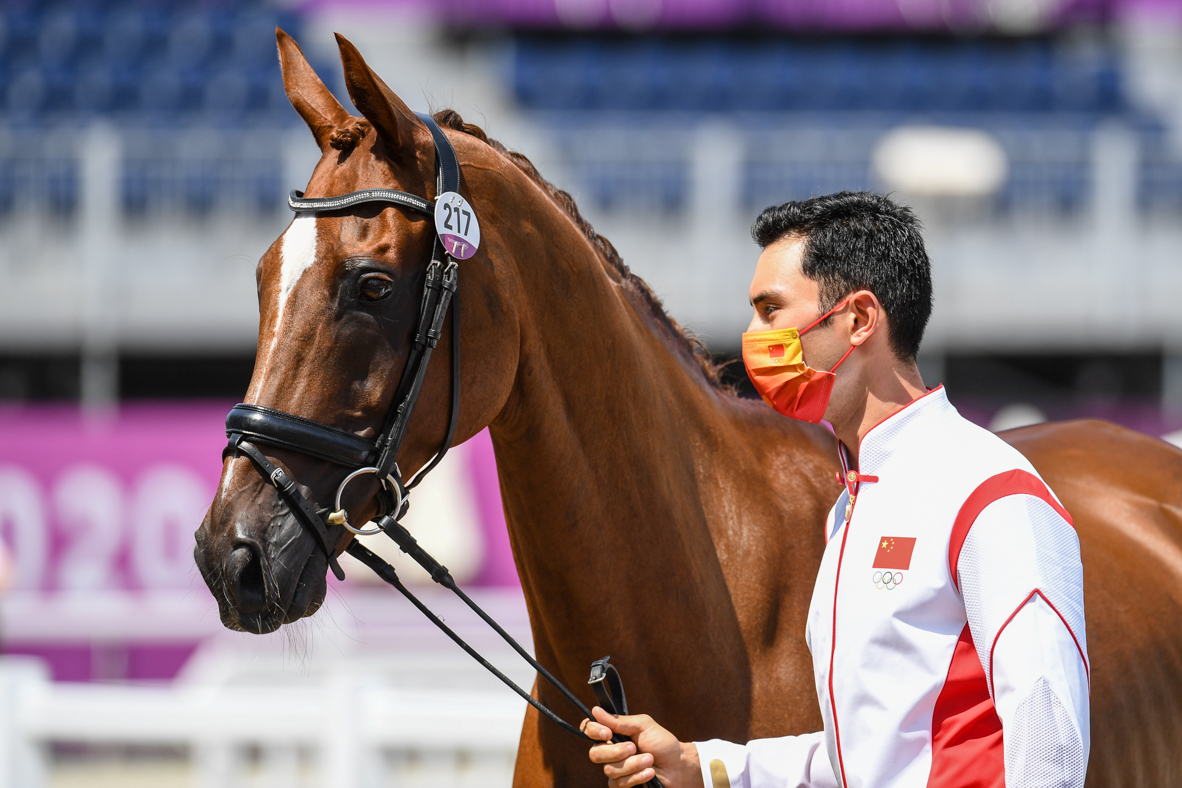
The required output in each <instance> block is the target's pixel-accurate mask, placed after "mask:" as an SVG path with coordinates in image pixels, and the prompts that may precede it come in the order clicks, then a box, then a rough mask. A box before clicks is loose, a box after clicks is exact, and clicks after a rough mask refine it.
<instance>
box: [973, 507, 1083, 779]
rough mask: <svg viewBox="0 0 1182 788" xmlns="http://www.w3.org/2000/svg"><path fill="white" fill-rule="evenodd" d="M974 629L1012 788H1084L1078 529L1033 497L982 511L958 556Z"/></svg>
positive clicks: (1081, 601)
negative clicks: (1076, 530)
mask: <svg viewBox="0 0 1182 788" xmlns="http://www.w3.org/2000/svg"><path fill="white" fill-rule="evenodd" d="M959 558H960V560H959V564H958V568H957V575H958V579H959V585H960V590H961V593H962V594H963V596H964V603H965V612H966V614H967V618H968V624H969V629H970V631H971V633H972V636H973V643H974V645H975V646H976V649H977V655H978V657H979V658H980V660H981V667H982V668H983V669H984V671H985V677H986V681H987V682H988V685H989V692H990V695H991V696H992V698H993V704H994V706H995V708H996V709H997V715H998V717H999V718H1000V719H1001V724H1002V739H1003V743H1004V748H1005V772H1006V786H1007V788H1027V787H1028V786H1054V788H1082V786H1083V784H1084V775H1085V772H1086V769H1087V762H1088V750H1089V748H1090V745H1091V739H1090V733H1091V732H1090V727H1089V693H1090V687H1089V681H1090V679H1089V666H1088V656H1087V640H1086V632H1085V627H1084V604H1083V566H1082V564H1081V563H1080V555H1079V539H1078V538H1077V536H1076V534H1075V529H1074V528H1073V527H1072V525H1071V524H1070V523H1069V522H1068V521H1067V520H1066V519H1064V517H1063V516H1062V515H1061V514H1060V513H1059V511H1057V509H1056V508H1055V507H1054V506H1052V505H1051V503H1049V502H1048V501H1046V500H1043V499H1041V498H1040V497H1037V496H1034V495H1026V494H1019V495H1009V496H1006V497H1003V498H999V499H997V500H996V501H994V502H993V503H990V504H989V505H988V506H986V507H985V508H984V509H983V510H982V511H981V513H980V514H979V515H978V516H977V518H976V521H975V522H974V523H973V524H972V526H971V529H970V530H969V533H968V535H967V537H966V538H965V540H964V544H963V546H962V548H961V551H960V557H959Z"/></svg>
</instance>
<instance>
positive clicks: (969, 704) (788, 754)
mask: <svg viewBox="0 0 1182 788" xmlns="http://www.w3.org/2000/svg"><path fill="white" fill-rule="evenodd" d="M843 455H844V452H843ZM859 457H860V461H861V467H860V468H858V469H857V470H856V471H854V472H853V474H852V475H851V473H850V469H849V468H848V467H847V468H846V481H847V485H846V487H847V488H846V490H845V491H844V492H842V494H841V497H840V498H838V500H837V504H836V506H835V507H834V508H833V511H831V512H830V514H829V520H828V523H827V527H826V535H827V544H826V547H825V554H824V556H823V558H822V559H821V567H820V571H819V572H818V574H817V582H816V586H815V587H814V589H813V598H812V604H811V606H810V609H809V618H808V626H807V630H806V634H805V637H806V639H807V641H808V645H809V649H810V651H811V652H812V655H813V672H814V675H815V677H816V682H817V698H818V699H819V701H820V704H821V715H822V717H823V718H824V720H825V730H824V731H822V732H819V733H815V734H806V735H803V736H788V737H784V738H778V739H760V740H756V741H752V742H748V743H747V744H745V745H744V744H733V743H731V742H725V741H720V740H717V739H716V740H712V741H707V742H699V743H698V745H697V747H698V754H699V757H700V759H701V762H702V774H703V779H704V781H705V784H706V786H707V788H728V786H733V787H734V788H740V787H742V788H771V787H772V786H775V787H776V788H795V787H796V786H801V787H804V786H815V787H816V788H829V787H830V786H841V785H844V786H846V788H916V787H917V786H925V785H926V786H936V787H938V788H969V787H970V786H971V787H973V788H1002V786H1006V788H1028V787H1029V788H1033V786H1040V788H1041V787H1042V786H1056V787H1058V786H1063V787H1064V788H1066V787H1067V786H1071V787H1072V788H1078V787H1080V786H1082V785H1083V782H1084V772H1085V769H1086V767H1087V762H1088V748H1089V745H1090V739H1089V720H1088V694H1089V675H1088V672H1089V666H1088V656H1087V643H1086V640H1085V633H1084V606H1083V567H1082V565H1081V564H1080V558H1079V540H1078V539H1077V537H1076V534H1075V530H1074V528H1073V527H1072V525H1071V519H1070V516H1069V515H1068V514H1067V512H1066V511H1065V510H1064V509H1063V507H1062V506H1061V505H1060V503H1059V501H1058V499H1057V498H1055V496H1054V494H1053V493H1052V492H1051V491H1050V490H1049V489H1048V488H1047V486H1046V484H1045V483H1043V481H1042V480H1041V479H1040V478H1039V477H1038V474H1037V473H1035V471H1034V468H1033V467H1032V466H1031V465H1030V463H1029V462H1027V460H1026V458H1025V457H1023V456H1022V455H1021V454H1020V453H1018V451H1016V450H1015V449H1013V448H1012V447H1010V446H1009V445H1008V444H1006V443H1005V442H1004V441H1002V440H1001V439H999V438H998V437H997V436H995V435H993V434H992V433H990V432H988V431H986V430H984V429H981V428H980V427H977V426H975V425H973V424H972V423H970V422H968V421H966V420H965V419H964V418H962V417H961V416H960V414H959V413H957V412H956V409H955V408H953V407H952V405H951V404H949V402H948V398H947V396H946V395H945V392H944V390H943V388H938V389H935V390H933V391H932V392H930V393H929V394H927V395H926V396H924V397H921V398H920V399H918V400H916V401H915V402H913V403H911V404H910V405H908V406H907V407H905V408H903V409H902V410H901V411H899V412H897V413H895V414H894V415H892V416H891V417H890V418H888V419H886V420H885V421H883V422H882V423H880V424H878V425H877V426H875V427H874V428H873V429H872V430H870V432H869V433H867V434H866V436H865V437H864V438H863V439H862V442H861V447H860V449H859ZM844 459H845V458H844V456H843V460H844Z"/></svg>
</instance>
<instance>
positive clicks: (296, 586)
mask: <svg viewBox="0 0 1182 788" xmlns="http://www.w3.org/2000/svg"><path fill="white" fill-rule="evenodd" d="M251 476H252V477H253V478H251V479H250V481H249V482H248V483H247V485H246V486H245V488H243V487H239V492H238V494H237V495H232V496H229V500H227V497H225V496H219V500H218V501H216V502H215V504H214V506H212V507H211V508H210V510H209V513H208V514H207V515H206V518H205V521H204V522H203V523H202V524H201V527H200V528H199V529H198V531H197V534H196V542H197V544H196V547H195V549H194V553H193V555H194V559H195V560H196V563H197V567H198V569H199V570H200V571H201V576H202V578H203V579H204V580H205V583H206V585H207V586H209V590H210V591H211V592H212V593H213V596H214V598H215V599H216V600H217V603H218V612H219V614H220V616H221V620H222V623H223V624H224V625H225V626H226V627H228V628H230V629H236V630H244V631H247V632H254V633H257V634H261V633H266V632H273V631H275V630H276V629H278V628H279V627H280V626H282V625H283V624H288V623H291V622H293V621H296V620H298V619H300V618H303V617H304V616H309V615H311V614H312V613H314V612H316V610H318V609H319V608H320V605H321V604H322V603H323V602H324V596H325V593H326V592H327V583H326V579H325V575H326V573H327V571H328V562H327V559H326V558H325V556H324V553H323V552H322V551H321V550H320V549H319V546H318V545H317V544H316V542H315V540H314V539H313V538H312V537H311V536H310V535H309V534H308V533H307V531H306V530H305V529H304V527H303V526H302V525H301V524H300V522H299V521H298V520H297V519H296V518H295V517H294V516H293V515H292V513H291V511H290V509H289V508H288V507H287V506H286V505H285V504H284V503H283V501H282V500H281V499H280V498H279V496H278V495H277V494H276V493H275V490H274V488H273V487H270V486H269V485H266V484H261V483H260V480H259V479H258V477H257V476H255V475H254V474H251ZM235 501H241V502H242V504H244V505H241V506H237V505H234V502H235Z"/></svg>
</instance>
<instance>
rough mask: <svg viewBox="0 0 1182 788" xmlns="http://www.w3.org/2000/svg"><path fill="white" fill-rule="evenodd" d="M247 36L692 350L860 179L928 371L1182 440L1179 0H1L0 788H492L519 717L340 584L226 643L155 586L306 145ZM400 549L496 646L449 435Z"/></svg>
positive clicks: (202, 609) (496, 526)
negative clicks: (603, 264) (674, 328)
mask: <svg viewBox="0 0 1182 788" xmlns="http://www.w3.org/2000/svg"><path fill="white" fill-rule="evenodd" d="M276 25H279V26H281V27H283V28H284V29H285V30H287V31H288V32H289V33H291V34H292V35H293V36H295V38H296V39H297V40H298V41H299V43H300V44H301V46H302V47H303V49H304V51H305V53H306V54H307V55H308V57H309V59H310V60H311V62H312V64H313V65H314V67H315V68H316V69H317V71H318V72H319V73H320V75H321V76H322V78H323V79H324V80H325V82H326V83H327V84H328V85H329V87H330V88H332V89H333V90H334V92H336V93H337V95H338V96H339V97H340V99H341V100H342V103H344V104H345V105H346V106H347V107H351V104H349V102H348V97H347V95H345V92H344V90H343V88H342V86H341V78H340V71H339V61H338V58H337V54H336V47H335V43H334V40H333V37H332V33H333V32H334V31H336V32H341V33H342V34H344V35H345V36H346V37H348V38H349V39H351V40H352V41H353V42H354V43H355V44H356V45H357V46H358V47H359V49H360V50H361V51H362V53H363V54H364V55H365V57H366V58H367V60H368V61H369V63H370V64H371V66H373V67H374V69H375V70H376V71H377V72H378V73H379V74H381V75H382V76H383V78H384V79H385V80H386V82H387V83H388V84H389V85H390V86H391V87H392V88H393V89H394V90H395V91H396V92H398V93H399V94H400V95H401V96H402V98H403V99H404V100H405V101H406V102H407V103H408V104H409V105H410V106H411V107H412V108H414V109H417V110H423V109H430V110H438V109H441V108H445V107H451V108H454V109H457V110H458V111H460V112H461V113H462V114H463V115H464V117H465V119H466V120H467V121H469V122H472V123H476V124H478V125H480V126H482V127H483V128H484V129H485V130H486V131H487V132H488V133H489V134H490V135H491V136H493V137H495V138H497V139H500V140H501V141H502V142H504V143H505V144H507V145H508V146H510V147H511V148H515V149H517V150H520V151H522V152H524V153H525V154H527V155H528V156H529V157H530V158H531V159H532V160H533V161H534V162H535V164H536V165H537V166H538V168H539V170H540V171H541V172H542V173H543V175H545V176H546V177H547V178H548V179H549V180H551V181H553V182H555V183H557V184H559V185H560V186H562V187H563V188H565V189H567V190H569V191H570V192H571V193H572V194H573V195H574V196H575V197H576V199H577V200H578V202H579V205H580V207H581V209H582V211H583V212H584V214H585V215H586V216H587V217H588V218H589V219H590V220H591V222H592V223H593V224H594V225H595V227H596V229H597V230H598V231H599V232H600V233H601V234H603V235H605V236H607V237H608V238H610V239H611V240H612V242H613V243H614V244H615V246H616V247H617V248H618V249H619V250H620V252H621V254H622V255H623V257H624V259H625V261H626V262H627V263H628V264H629V265H630V266H631V267H632V268H633V269H634V270H635V271H636V272H638V273H639V274H640V275H641V276H642V277H644V278H645V279H646V280H647V281H648V282H649V283H650V284H651V285H652V286H653V288H654V289H655V291H656V292H657V294H658V295H659V296H660V297H661V298H663V299H664V301H665V304H666V307H667V308H668V310H669V312H670V313H671V314H672V315H673V316H674V317H675V318H676V319H677V320H679V321H680V322H681V323H682V324H683V325H686V326H688V327H689V328H691V329H692V330H694V331H695V332H696V333H697V334H698V335H699V336H700V337H701V338H702V339H703V340H704V341H705V342H706V344H707V345H708V347H709V348H710V350H711V352H713V353H714V354H716V355H717V356H718V357H720V358H723V359H725V358H736V357H737V356H738V351H739V340H740V334H741V332H742V331H743V329H744V328H745V327H746V325H747V322H748V317H749V316H748V307H747V285H748V282H749V278H750V275H751V271H752V268H753V265H754V260H755V257H756V256H757V253H758V249H757V248H756V247H755V246H754V244H753V243H752V242H751V241H750V239H749V237H748V234H747V232H748V227H749V226H750V223H751V221H752V220H753V219H754V217H755V216H756V215H757V214H758V212H759V211H760V210H761V209H762V208H763V207H765V206H767V205H770V204H775V203H780V202H784V201H785V200H788V199H794V198H803V197H808V196H810V195H816V194H824V193H828V192H832V191H837V190H840V189H872V190H876V191H888V192H891V193H893V194H894V195H895V196H896V198H897V199H899V200H901V201H903V202H906V203H908V204H910V205H912V206H913V207H914V208H915V209H916V210H917V212H918V213H919V215H920V216H921V218H922V220H923V222H924V225H925V228H926V230H925V234H926V239H927V242H928V248H929V252H930V254H931V257H932V262H933V268H934V275H935V285H936V309H935V313H934V316H933V319H932V323H931V326H930V328H929V330H928V335H927V339H926V341H925V344H924V348H923V354H922V357H921V367H922V370H923V373H924V377H925V380H926V381H927V382H928V384H929V385H935V384H936V383H941V382H942V383H944V384H946V385H947V387H948V390H949V394H950V397H951V399H952V400H953V402H954V403H955V404H956V405H957V406H958V407H959V408H960V409H961V411H962V412H963V413H965V414H966V415H967V416H969V417H970V418H972V419H974V420H976V421H978V422H979V423H981V424H984V425H986V426H989V427H991V428H993V429H1004V428H1007V427H1012V426H1019V425H1022V424H1028V423H1033V422H1037V421H1041V420H1043V419H1047V418H1050V419H1063V418H1079V417H1088V416H1095V417H1101V418H1106V419H1110V420H1113V421H1117V422H1120V423H1122V424H1125V425H1127V426H1130V427H1132V428H1134V429H1138V430H1141V431H1143V432H1145V433H1147V434H1150V435H1153V436H1157V437H1165V438H1166V439H1167V440H1174V441H1175V442H1179V441H1182V433H1179V432H1178V431H1179V430H1182V318H1180V316H1179V313H1178V310H1177V307H1176V303H1177V294H1178V293H1179V292H1180V287H1182V0H434V1H431V0H394V1H391V2H377V1H376V0H374V1H373V2H366V1H365V0H311V1H310V2H282V3H266V2H231V1H230V0H208V1H207V2H198V1H197V0H193V1H191V2H165V1H164V0H62V1H61V2H50V1H48V0H4V2H3V4H2V5H0V546H2V547H3V551H2V556H3V557H0V567H2V568H0V575H3V576H4V577H5V578H6V583H7V591H6V593H4V594H3V596H0V650H2V651H3V652H4V653H5V654H7V655H9V656H8V657H6V658H4V660H3V661H0V788H9V786H21V788H36V786H41V785H55V786H67V785H91V786H93V785H106V784H111V785H114V784H118V785H121V786H138V785H144V786H147V785H153V786H166V785H167V786H171V785H209V786H214V785H216V786H232V785H259V786H262V785H274V786H280V785H283V786H293V785H329V784H331V785H338V786H361V785H386V784H390V785H418V784H423V785H426V784H430V785H434V786H438V785H482V786H483V785H497V784H502V785H507V784H508V781H509V779H510V777H511V773H512V759H513V755H514V750H515V747H516V741H517V731H518V728H519V725H520V720H521V716H522V714H523V706H522V704H520V703H518V702H517V701H516V700H515V699H514V698H513V696H511V695H509V693H508V692H507V691H506V690H503V689H501V688H500V687H499V685H497V684H495V682H493V681H492V680H490V679H488V678H487V677H485V676H482V675H481V674H480V673H479V670H478V669H473V668H472V667H471V666H469V665H468V663H467V657H465V656H464V655H463V654H461V653H460V652H458V650H456V649H455V648H454V647H453V646H451V645H450V644H449V643H447V642H446V641H444V640H443V639H442V638H440V637H439V636H438V635H437V634H435V633H433V632H431V631H430V629H429V625H428V624H426V622H424V621H422V620H421V619H420V618H419V616H418V615H417V614H416V613H415V612H414V611H413V609H410V608H409V606H408V605H407V604H406V603H405V602H404V601H403V600H402V599H401V598H400V597H397V596H396V595H394V594H393V593H392V592H389V591H387V590H386V589H384V588H381V587H378V586H376V585H375V584H374V582H373V580H374V579H373V578H372V576H371V575H369V574H368V571H367V570H365V569H364V568H362V567H360V566H358V565H357V564H347V565H346V572H347V573H348V574H349V579H348V580H347V581H345V582H344V583H340V584H337V583H335V582H334V583H333V584H332V587H331V588H330V593H329V600H328V602H327V604H326V607H325V609H324V610H323V611H322V612H321V613H319V614H317V616H316V617H315V618H314V619H311V620H309V621H307V622H305V623H303V624H301V625H298V626H296V627H292V628H288V630H285V631H284V632H281V633H277V634H276V635H273V636H267V637H256V636H248V635H241V634H235V633H231V632H228V631H226V630H224V629H223V628H222V627H221V625H220V623H219V621H218V616H217V610H216V606H215V605H214V603H213V600H212V598H211V597H210V595H209V594H208V592H207V591H206V589H205V587H204V584H203V583H202V581H201V580H200V578H199V577H198V576H197V574H196V572H195V570H194V568H193V566H192V560H191V557H190V556H191V549H192V532H193V530H194V528H195V527H196V525H197V523H198V522H199V521H200V519H201V517H202V516H203V514H204V511H205V509H206V507H207V506H208V503H209V501H210V499H211V497H212V494H213V491H214V489H215V487H216V484H217V478H218V475H219V472H220V467H221V465H220V461H219V456H220V450H221V446H222V444H223V441H224V437H223V433H222V419H223V418H224V414H225V412H226V410H227V408H228V406H229V405H231V404H233V403H234V402H236V401H238V399H240V398H241V396H242V394H243V393H244V392H245V389H246V385H247V382H248V380H249V378H250V374H251V369H252V366H253V360H254V354H255V342H256V334H257V321H258V310H257V304H256V297H255V286H254V267H255V263H256V262H257V260H258V258H259V257H260V256H261V254H262V253H263V252H264V251H265V250H266V249H267V247H268V246H269V245H270V244H271V243H272V242H273V241H274V240H275V238H276V237H278V235H279V234H280V233H281V232H282V231H283V229H284V227H285V226H286V224H287V223H288V222H289V221H290V216H291V215H290V212H289V211H288V209H287V207H286V194H287V191H288V190H289V189H292V188H302V187H303V185H304V184H305V183H306V182H307V179H308V177H309V175H310V173H311V169H312V166H313V165H314V163H315V162H316V160H317V158H318V151H317V149H316V147H315V145H314V144H313V143H312V140H311V136H310V134H309V133H308V132H307V130H306V128H305V127H304V126H303V124H302V123H301V122H300V120H299V119H298V118H297V116H296V115H295V113H294V111H293V110H292V109H291V107H290V105H289V104H288V102H287V99H286V97H285V95H284V93H283V86H282V83H281V80H280V75H279V68H278V65H277V62H276V57H275V39H274V28H275V26H276ZM732 377H733V379H734V382H735V383H736V384H738V385H739V386H740V388H744V390H745V391H747V392H748V393H751V392H750V388H749V387H748V386H747V384H746V382H745V378H744V376H743V373H742V367H741V365H739V366H737V368H736V367H732ZM409 522H410V526H411V528H412V530H413V531H414V532H415V533H416V534H417V535H418V537H419V538H420V540H421V541H422V542H423V543H424V544H425V545H426V546H427V547H428V549H430V550H432V551H433V552H435V553H436V554H437V555H438V556H439V557H440V558H441V559H442V560H443V562H444V563H446V564H448V565H449V566H450V567H451V568H452V569H453V571H454V572H455V574H456V576H457V577H458V578H459V579H460V580H461V581H462V582H463V583H465V584H466V585H467V586H469V587H471V588H473V589H475V591H474V595H476V596H477V597H478V599H479V600H480V601H481V603H482V604H486V605H487V606H488V607H489V608H490V609H491V610H492V612H493V613H494V615H497V616H498V617H500V618H502V619H503V620H504V622H505V623H506V624H507V626H508V627H509V629H510V630H511V631H513V632H514V633H516V634H518V635H520V636H521V637H523V638H524V639H526V640H528V622H527V619H526V615H525V609H524V603H523V601H522V598H521V592H520V588H519V586H518V581H517V575H516V571H515V569H514V567H513V563H512V556H511V554H510V552H509V547H508V540H507V537H506V535H505V526H504V520H503V515H502V513H501V506H500V498H499V492H498V486H497V480H496V468H495V463H494V460H493V456H492V449H491V444H490V442H489V440H488V437H487V434H482V435H480V436H478V437H477V438H474V439H473V440H472V441H469V442H468V443H467V444H465V445H464V446H462V447H460V448H459V449H457V450H456V451H454V452H453V453H452V454H451V455H449V457H448V460H447V461H446V462H445V463H444V464H443V465H442V466H441V467H440V469H439V470H438V471H437V472H436V473H435V474H433V475H432V476H431V477H429V480H428V481H427V482H426V483H424V485H423V487H422V488H421V492H420V493H419V494H417V495H416V499H415V505H414V510H413V511H412V513H411V515H410V517H409ZM342 563H344V562H342ZM400 566H403V567H404V571H405V573H406V574H407V575H408V576H411V577H417V579H418V580H419V581H422V580H423V577H422V576H421V575H415V573H414V570H412V569H410V568H406V567H405V565H404V564H400ZM424 595H425V596H426V597H427V598H428V599H429V600H430V601H431V604H433V605H436V606H438V607H439V609H441V610H442V611H443V612H444V614H445V617H447V618H448V621H449V623H452V624H453V625H454V626H456V627H457V628H459V629H460V630H461V631H462V632H463V633H464V634H466V635H468V636H470V637H472V638H473V640H474V641H475V642H476V643H477V644H478V645H480V646H481V647H482V648H486V649H489V650H490V651H491V652H492V653H493V654H494V655H496V656H498V657H504V656H505V654H504V651H503V649H501V650H498V647H497V645H496V644H494V643H493V642H492V641H491V640H489V639H488V634H487V633H486V632H485V631H484V630H483V629H482V628H481V627H479V626H477V625H476V624H475V623H473V622H471V621H470V616H466V615H464V613H463V612H461V611H459V610H457V609H456V608H455V606H454V605H452V604H451V601H450V600H448V599H447V598H442V597H439V596H437V595H434V594H432V593H431V589H429V588H426V589H424ZM499 661H500V663H501V664H502V665H504V666H506V667H508V668H509V669H510V673H511V675H513V676H515V677H516V678H517V679H519V680H520V681H524V682H529V681H531V680H532V676H531V675H530V673H529V671H522V670H521V669H520V668H519V667H516V663H515V662H513V661H512V660H510V659H499Z"/></svg>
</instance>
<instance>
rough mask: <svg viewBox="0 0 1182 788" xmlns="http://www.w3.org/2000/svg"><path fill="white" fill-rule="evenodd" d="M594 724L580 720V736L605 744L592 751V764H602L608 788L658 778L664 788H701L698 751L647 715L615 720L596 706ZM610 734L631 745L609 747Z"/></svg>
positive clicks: (629, 785)
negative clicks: (623, 738) (585, 735)
mask: <svg viewBox="0 0 1182 788" xmlns="http://www.w3.org/2000/svg"><path fill="white" fill-rule="evenodd" d="M591 713H592V714H593V715H594V716H595V719H594V720H583V724H582V726H581V727H582V730H583V733H585V734H587V735H588V736H590V737H591V738H592V739H598V740H599V741H602V742H605V743H604V744H596V745H595V746H593V747H592V748H591V762H592V763H599V764H603V773H604V774H606V775H607V784H608V786H610V788H633V786H637V785H644V784H645V783H647V782H648V781H649V780H651V779H653V777H659V778H660V779H661V782H662V783H664V784H665V788H704V786H703V785H702V771H701V769H700V767H699V766H698V748H697V747H695V746H694V745H693V744H692V743H682V742H679V741H678V740H677V737H676V736H674V735H673V734H672V733H670V732H669V731H667V730H665V729H664V728H662V727H661V726H660V725H658V724H657V723H656V722H655V721H654V720H653V718H652V717H650V716H648V715H647V714H633V715H629V716H625V717H617V716H615V715H612V714H608V713H607V712H606V711H604V710H603V709H601V708H600V707H598V706H596V707H595V708H594V709H592V710H591ZM613 733H620V734H623V735H625V736H631V737H632V741H630V742H627V741H626V742H620V743H619V744H612V743H611V738H612V734H613Z"/></svg>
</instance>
